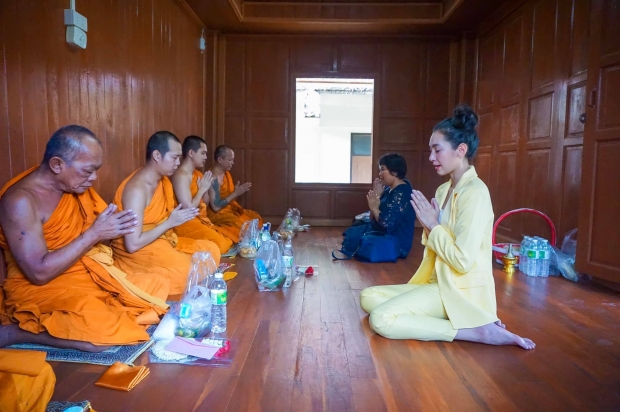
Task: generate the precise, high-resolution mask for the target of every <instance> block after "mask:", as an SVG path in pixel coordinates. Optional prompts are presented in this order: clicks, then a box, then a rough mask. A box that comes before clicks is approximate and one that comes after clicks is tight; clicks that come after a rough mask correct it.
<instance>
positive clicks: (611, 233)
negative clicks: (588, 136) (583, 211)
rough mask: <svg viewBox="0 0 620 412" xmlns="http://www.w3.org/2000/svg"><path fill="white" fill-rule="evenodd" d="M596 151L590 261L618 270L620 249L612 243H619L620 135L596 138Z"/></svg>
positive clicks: (619, 266)
mask: <svg viewBox="0 0 620 412" xmlns="http://www.w3.org/2000/svg"><path fill="white" fill-rule="evenodd" d="M617 136H618V137H620V136H619V135H617ZM595 152H596V155H595V156H596V157H595V164H596V166H595V167H596V172H595V175H594V196H593V203H594V204H595V205H596V213H594V214H593V215H592V217H591V219H592V223H591V230H592V232H591V234H590V236H591V238H590V242H591V246H593V247H591V248H590V256H589V259H588V260H589V262H588V263H590V264H598V265H600V266H607V267H609V268H616V270H618V268H620V253H618V250H617V248H616V247H611V245H616V246H617V245H620V231H618V230H617V228H618V225H617V223H616V222H617V216H614V215H616V214H617V212H618V208H619V207H620V201H619V200H620V196H618V188H619V187H620V174H619V173H617V171H616V169H617V166H618V159H620V139H616V140H614V141H601V142H597V144H596V147H595ZM610 199H613V200H611V201H610ZM616 280H617V281H618V280H620V278H616Z"/></svg>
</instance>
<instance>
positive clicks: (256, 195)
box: [247, 148, 289, 216]
mask: <svg viewBox="0 0 620 412" xmlns="http://www.w3.org/2000/svg"><path fill="white" fill-rule="evenodd" d="M247 157H248V159H249V162H248V163H249V168H248V169H249V171H250V175H249V178H248V180H250V181H251V182H252V191H251V194H250V199H251V205H252V206H251V207H252V208H255V209H256V210H260V213H261V214H263V215H265V216H284V213H285V212H286V210H287V209H288V191H287V190H285V188H286V187H287V183H288V170H289V168H288V151H287V150H265V149H254V148H253V149H251V150H250V151H249V156H247Z"/></svg>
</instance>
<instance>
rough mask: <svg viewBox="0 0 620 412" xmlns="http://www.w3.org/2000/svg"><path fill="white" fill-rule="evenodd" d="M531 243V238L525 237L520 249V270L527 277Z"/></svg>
mask: <svg viewBox="0 0 620 412" xmlns="http://www.w3.org/2000/svg"><path fill="white" fill-rule="evenodd" d="M529 243H530V237H529V236H524V237H523V241H522V242H521V247H520V248H519V270H520V271H521V273H524V274H526V275H527V248H528V246H529Z"/></svg>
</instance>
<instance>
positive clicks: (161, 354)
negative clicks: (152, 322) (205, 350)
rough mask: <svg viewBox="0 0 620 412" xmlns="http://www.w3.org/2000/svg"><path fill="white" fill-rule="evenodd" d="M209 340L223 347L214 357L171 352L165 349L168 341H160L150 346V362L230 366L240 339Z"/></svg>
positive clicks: (218, 366) (214, 366)
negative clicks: (204, 357) (203, 357)
mask: <svg viewBox="0 0 620 412" xmlns="http://www.w3.org/2000/svg"><path fill="white" fill-rule="evenodd" d="M198 340H202V339H198ZM208 342H209V343H211V344H219V345H221V347H222V348H223V349H222V350H221V351H218V352H217V353H216V354H215V356H213V358H212V359H202V358H197V357H195V356H191V355H184V354H182V353H176V352H171V351H169V350H166V349H165V348H166V346H167V345H168V342H165V341H160V342H157V343H155V344H154V345H153V346H151V347H150V348H149V350H148V352H147V353H148V357H149V363H177V364H182V365H193V366H210V367H212V368H229V367H230V365H231V364H232V362H233V360H234V358H235V355H236V354H237V349H238V348H239V341H238V340H237V339H226V338H213V339H208Z"/></svg>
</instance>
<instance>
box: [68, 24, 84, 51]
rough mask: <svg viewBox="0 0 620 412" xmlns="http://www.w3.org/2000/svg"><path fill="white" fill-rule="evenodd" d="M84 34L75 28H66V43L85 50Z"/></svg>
mask: <svg viewBox="0 0 620 412" xmlns="http://www.w3.org/2000/svg"><path fill="white" fill-rule="evenodd" d="M86 40H87V37H86V33H84V30H82V29H80V28H79V27H77V26H67V43H69V44H70V45H72V46H76V47H79V48H81V49H85V48H86Z"/></svg>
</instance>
